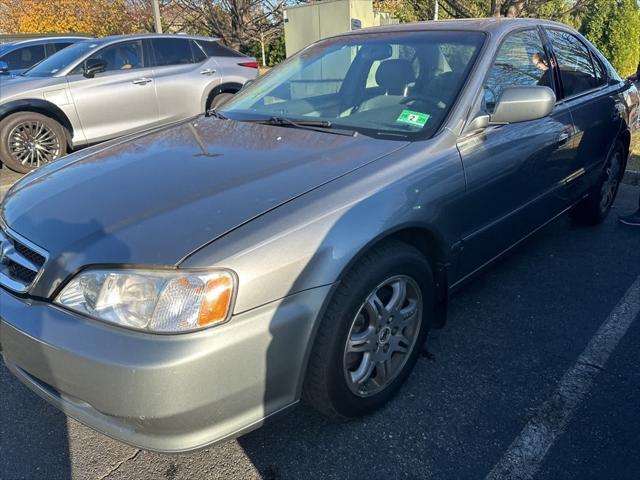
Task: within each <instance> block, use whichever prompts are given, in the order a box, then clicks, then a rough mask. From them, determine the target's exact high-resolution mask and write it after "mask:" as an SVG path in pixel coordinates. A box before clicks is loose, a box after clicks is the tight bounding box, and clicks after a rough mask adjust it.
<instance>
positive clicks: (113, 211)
mask: <svg viewBox="0 0 640 480" xmlns="http://www.w3.org/2000/svg"><path fill="white" fill-rule="evenodd" d="M632 96H633V97H634V98H635V96H636V90H635V87H634V86H632V85H631V83H630V82H628V81H624V80H622V79H621V78H620V77H619V76H618V74H617V73H616V72H615V71H614V69H613V68H612V67H611V65H610V64H609V62H607V60H606V59H605V58H604V57H603V56H602V55H601V54H600V53H599V52H598V51H597V50H596V49H595V48H594V47H593V46H592V45H591V44H589V43H588V42H587V41H586V40H585V39H584V38H583V37H582V36H580V35H579V34H578V33H576V32H575V31H573V30H571V29H569V28H567V27H565V26H563V25H560V24H557V23H551V22H546V21H537V20H500V19H490V20H470V21H442V22H437V23H431V22H428V23H420V24H406V25H394V26H387V27H382V28H376V29H371V30H359V31H356V32H351V33H348V34H344V35H340V36H336V37H332V38H329V39H326V40H323V41H320V42H318V43H315V44H313V45H311V46H310V47H308V48H306V49H304V50H302V51H301V52H300V53H298V54H297V55H295V56H293V57H292V58H290V59H289V60H287V61H286V62H285V63H283V64H282V65H280V66H279V67H277V68H275V69H273V70H272V71H271V72H270V73H268V74H267V75H265V76H264V77H261V78H260V79H259V80H257V81H256V82H255V83H253V84H252V85H250V86H249V87H248V88H246V89H244V90H242V91H241V92H240V93H239V94H237V95H236V96H235V97H234V98H233V99H232V100H231V101H229V102H228V103H226V104H225V105H224V106H223V107H222V108H220V109H217V110H212V111H211V112H210V113H209V115H208V116H200V117H197V118H195V119H190V120H188V121H185V122H182V123H180V124H178V125H173V126H170V127H164V128H159V129H156V130H155V131H152V132H147V133H145V134H137V135H131V136H128V137H126V138H121V139H118V140H113V141H110V142H108V143H105V144H102V145H99V146H95V147H92V148H88V149H86V150H84V151H81V152H78V153H76V154H73V155H70V156H68V157H66V158H63V159H61V160H60V161H57V162H54V163H51V164H49V165H46V166H45V167H43V168H41V169H39V170H36V171H35V172H33V173H31V174H30V175H27V176H26V177H25V178H24V179H23V180H21V181H20V182H18V183H17V184H16V185H15V186H14V187H13V188H12V189H11V190H10V192H9V193H8V195H7V196H6V198H5V201H4V203H3V204H2V207H1V208H0V218H1V220H2V224H1V226H2V227H1V228H2V237H1V240H0V241H1V244H2V247H1V255H0V258H1V259H2V262H1V265H0V302H1V306H2V309H1V312H0V315H1V316H2V322H1V332H2V337H1V341H2V354H3V356H4V361H5V363H6V365H7V367H8V368H9V369H10V370H11V371H12V372H13V373H14V374H15V375H16V376H17V377H18V378H19V379H20V380H21V381H22V382H24V383H25V384H26V385H27V386H28V387H30V388H31V389H32V390H33V391H35V392H36V393H37V394H39V395H40V396H42V397H44V398H45V399H46V400H48V401H49V402H51V403H52V404H54V405H55V406H57V407H58V408H60V409H61V410H63V411H64V412H65V413H66V414H68V415H69V416H71V417H73V418H76V419H77V420H79V421H80V422H82V423H84V424H86V425H89V426H90V427H92V428H94V429H96V430H98V431H100V432H103V433H105V434H107V435H110V436H112V437H114V438H116V439H119V440H121V441H123V442H126V443H129V444H132V445H136V446H139V447H141V448H144V449H149V450H156V451H162V452H179V451H185V450H191V449H195V448H198V447H202V446H204V445H208V444H210V443H212V442H218V441H221V440H223V439H226V438H230V437H234V436H238V435H240V434H242V433H244V432H247V431H249V430H251V429H254V428H257V427H258V426H260V425H262V424H263V423H264V422H265V421H266V420H267V419H269V418H270V417H272V416H274V415H276V414H278V413H280V412H284V411H285V410H287V409H288V408H290V407H292V406H294V405H295V404H297V403H298V402H299V401H301V400H303V401H305V402H306V403H307V404H308V405H311V406H313V407H315V408H316V409H317V410H319V411H320V412H322V413H324V414H325V415H326V416H327V417H329V418H330V419H334V420H344V419H349V418H354V417H359V416H362V415H366V414H369V413H371V412H373V411H375V410H376V409H378V408H380V407H381V406H382V405H384V404H385V403H387V402H388V401H389V400H390V399H391V397H392V396H393V395H394V394H396V393H397V392H398V391H399V390H400V389H401V386H402V384H403V382H404V381H405V380H406V379H407V376H408V375H409V373H410V371H411V369H412V368H413V366H414V364H415V363H416V357H417V355H418V353H419V350H420V349H421V348H422V346H423V343H424V342H425V338H426V335H427V332H428V330H429V329H432V328H439V327H442V326H443V324H444V322H445V318H446V311H447V300H448V296H449V292H451V291H452V290H453V289H455V288H457V287H459V286H460V285H462V284H463V283H464V282H465V281H466V280H467V279H469V278H471V277H472V276H474V275H475V274H477V273H479V272H480V271H482V270H483V268H484V267H485V266H487V265H488V264H489V263H490V262H491V261H492V260H494V259H496V258H497V257H499V256H500V255H502V254H504V253H505V252H507V251H508V250H509V249H510V248H511V247H513V246H514V245H516V244H517V243H518V242H520V241H521V240H523V239H524V238H525V237H527V236H528V235H530V234H532V233H533V232H535V231H536V230H537V229H539V228H541V227H542V226H543V225H545V224H546V223H548V222H550V221H551V220H553V219H554V218H556V217H558V216H559V215H562V214H563V213H565V212H570V213H571V215H572V216H573V217H574V219H575V220H576V221H577V222H581V223H586V224H597V223H599V222H601V221H602V220H603V219H604V218H605V216H606V215H607V213H608V212H609V209H610V208H611V204H612V202H613V201H614V198H615V196H616V192H617V189H618V184H619V182H620V179H621V177H622V173H623V171H624V168H625V163H626V161H627V158H628V156H629V144H630V140H631V135H632V134H634V135H635V132H632V130H633V129H632V126H631V124H630V117H631V115H637V111H636V109H637V106H636V105H634V104H632V102H631V97H632ZM634 118H635V117H634ZM634 128H635V127H634Z"/></svg>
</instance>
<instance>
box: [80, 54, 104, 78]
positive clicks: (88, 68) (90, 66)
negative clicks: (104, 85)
mask: <svg viewBox="0 0 640 480" xmlns="http://www.w3.org/2000/svg"><path fill="white" fill-rule="evenodd" d="M106 70H107V62H105V61H104V60H100V59H99V58H90V59H89V60H87V61H85V62H84V69H83V73H84V76H85V77H87V78H93V77H95V76H96V74H98V73H102V72H104V71H106Z"/></svg>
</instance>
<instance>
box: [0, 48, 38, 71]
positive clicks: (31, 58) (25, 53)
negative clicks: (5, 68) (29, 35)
mask: <svg viewBox="0 0 640 480" xmlns="http://www.w3.org/2000/svg"><path fill="white" fill-rule="evenodd" d="M44 57H45V53H44V45H33V46H30V47H22V48H19V49H17V50H14V51H13V52H9V53H7V54H6V55H5V56H4V57H2V61H3V62H6V63H7V65H9V70H21V69H24V68H29V67H30V66H32V65H35V64H36V63H38V62H39V61H41V60H43V59H44Z"/></svg>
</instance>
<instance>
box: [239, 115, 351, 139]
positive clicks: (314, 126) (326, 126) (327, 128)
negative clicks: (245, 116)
mask: <svg viewBox="0 0 640 480" xmlns="http://www.w3.org/2000/svg"><path fill="white" fill-rule="evenodd" d="M241 121H243V122H252V123H263V124H265V125H276V126H278V127H293V128H301V129H304V130H314V131H316V132H326V133H332V134H334V135H345V136H349V137H352V136H354V135H355V133H356V132H355V131H353V130H345V129H342V128H341V129H334V128H333V125H332V123H331V122H330V121H329V120H291V119H289V118H286V117H269V118H257V119H251V120H241Z"/></svg>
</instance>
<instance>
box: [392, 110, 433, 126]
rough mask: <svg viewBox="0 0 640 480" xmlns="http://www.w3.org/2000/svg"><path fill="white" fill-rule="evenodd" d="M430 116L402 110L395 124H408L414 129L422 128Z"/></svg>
mask: <svg viewBox="0 0 640 480" xmlns="http://www.w3.org/2000/svg"><path fill="white" fill-rule="evenodd" d="M429 118H431V115H429V114H427V113H420V112H414V111H412V110H403V111H402V113H400V116H399V117H398V119H397V120H396V122H400V123H408V124H409V125H413V126H414V127H424V126H425V124H426V123H427V121H429Z"/></svg>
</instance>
